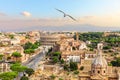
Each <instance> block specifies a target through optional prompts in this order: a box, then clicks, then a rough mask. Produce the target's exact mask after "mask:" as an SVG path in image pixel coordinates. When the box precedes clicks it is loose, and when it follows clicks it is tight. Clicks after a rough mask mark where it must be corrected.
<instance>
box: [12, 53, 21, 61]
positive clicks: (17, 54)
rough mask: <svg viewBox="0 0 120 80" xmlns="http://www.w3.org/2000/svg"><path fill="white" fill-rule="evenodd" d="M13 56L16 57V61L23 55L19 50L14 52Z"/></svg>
mask: <svg viewBox="0 0 120 80" xmlns="http://www.w3.org/2000/svg"><path fill="white" fill-rule="evenodd" d="M12 56H13V57H15V58H16V61H17V58H20V57H22V55H21V54H20V53H19V52H13V53H12Z"/></svg>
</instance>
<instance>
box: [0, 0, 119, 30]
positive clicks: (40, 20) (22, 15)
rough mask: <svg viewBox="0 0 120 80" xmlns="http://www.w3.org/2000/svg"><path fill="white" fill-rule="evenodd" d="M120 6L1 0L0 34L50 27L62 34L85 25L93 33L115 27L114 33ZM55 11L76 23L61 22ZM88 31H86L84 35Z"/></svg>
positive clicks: (102, 0) (104, 0)
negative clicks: (57, 28) (58, 29)
mask: <svg viewBox="0 0 120 80" xmlns="http://www.w3.org/2000/svg"><path fill="white" fill-rule="evenodd" d="M119 4H120V1H119V0H114V1H113V0H97V1H96V0H91V1H89V0H86V1H84V0H76V1H73V0H66V1H63V0H57V1H55V0H51V1H48V0H44V1H37V0H34V1H33V0H29V1H28V0H25V1H24V0H20V1H17V0H10V1H5V0H4V1H3V0H0V30H3V31H18V30H24V28H25V30H36V28H37V29H43V30H44V28H45V29H46V30H48V29H49V30H52V29H50V27H52V28H53V27H54V29H55V28H56V27H62V28H63V30H64V28H65V27H68V28H70V29H74V28H72V27H74V26H75V27H77V26H79V27H84V26H85V25H87V26H90V28H94V27H96V29H103V28H110V29H111V30H112V28H114V27H115V28H116V30H117V28H118V29H119V28H120V10H119V8H120V5H119ZM55 8H58V9H61V10H63V11H64V12H66V13H67V14H70V15H71V16H73V17H75V19H77V22H74V21H72V20H71V19H69V18H68V17H66V18H63V15H62V14H61V13H59V12H57V11H56V10H55ZM91 26H93V27H91ZM42 27H43V28H42ZM101 27H102V28H101ZM90 28H89V27H88V28H86V31H88V30H89V29H90ZM54 29H53V30H54ZM68 30H69V29H68ZM74 30H75V29H74ZM74 30H73V31H74ZM105 30H109V29H105Z"/></svg>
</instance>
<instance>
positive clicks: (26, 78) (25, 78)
mask: <svg viewBox="0 0 120 80" xmlns="http://www.w3.org/2000/svg"><path fill="white" fill-rule="evenodd" d="M20 80H29V78H28V77H26V76H22V77H21V79H20Z"/></svg>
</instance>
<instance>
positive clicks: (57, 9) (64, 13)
mask: <svg viewBox="0 0 120 80" xmlns="http://www.w3.org/2000/svg"><path fill="white" fill-rule="evenodd" d="M56 10H57V11H59V12H61V13H63V14H65V12H63V11H61V10H59V9H56Z"/></svg>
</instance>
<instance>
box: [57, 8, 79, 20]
mask: <svg viewBox="0 0 120 80" xmlns="http://www.w3.org/2000/svg"><path fill="white" fill-rule="evenodd" d="M56 10H57V11H59V12H61V13H63V14H64V17H66V16H68V17H69V18H71V19H72V20H74V21H77V20H76V19H75V18H73V17H72V16H71V15H69V14H66V13H65V12H63V11H62V10H59V9H56Z"/></svg>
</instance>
